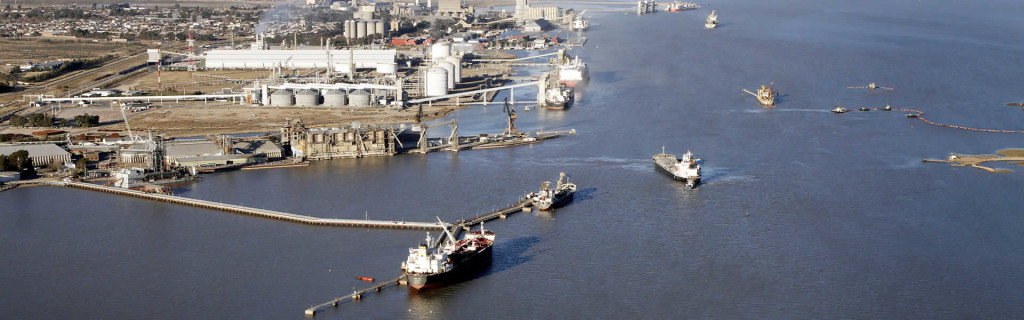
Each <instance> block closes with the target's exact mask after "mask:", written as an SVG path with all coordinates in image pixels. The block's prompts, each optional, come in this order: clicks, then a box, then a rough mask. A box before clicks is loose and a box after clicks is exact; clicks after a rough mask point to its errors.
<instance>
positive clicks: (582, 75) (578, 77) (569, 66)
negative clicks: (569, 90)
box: [558, 57, 590, 87]
mask: <svg viewBox="0 0 1024 320" xmlns="http://www.w3.org/2000/svg"><path fill="white" fill-rule="evenodd" d="M588 80H590V70H589V69H588V68H587V64H586V63H585V62H583V60H580V57H575V58H572V59H569V61H568V62H567V63H565V64H563V65H560V66H558V83H561V84H564V85H566V86H568V87H576V86H577V85H580V84H585V83H586V82H587V81H588Z"/></svg>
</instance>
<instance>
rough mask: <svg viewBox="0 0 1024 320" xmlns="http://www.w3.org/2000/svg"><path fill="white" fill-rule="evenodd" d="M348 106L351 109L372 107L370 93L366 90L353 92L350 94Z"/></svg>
mask: <svg viewBox="0 0 1024 320" xmlns="http://www.w3.org/2000/svg"><path fill="white" fill-rule="evenodd" d="M348 106H349V107H369V106H370V93H369V92H366V91H364V90H356V91H352V93H350V94H348Z"/></svg>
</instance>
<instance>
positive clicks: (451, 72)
mask: <svg viewBox="0 0 1024 320" xmlns="http://www.w3.org/2000/svg"><path fill="white" fill-rule="evenodd" d="M437 66H438V67H441V68H443V69H444V71H445V72H447V73H448V74H447V78H445V80H447V82H448V83H447V86H448V89H449V90H450V89H455V65H454V64H452V63H451V62H448V61H438V62H437Z"/></svg>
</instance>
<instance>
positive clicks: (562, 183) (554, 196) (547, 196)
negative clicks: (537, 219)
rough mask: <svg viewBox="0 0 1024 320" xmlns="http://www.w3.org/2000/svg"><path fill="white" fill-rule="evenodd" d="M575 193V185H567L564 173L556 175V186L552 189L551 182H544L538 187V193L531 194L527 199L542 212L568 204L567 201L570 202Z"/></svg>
mask: <svg viewBox="0 0 1024 320" xmlns="http://www.w3.org/2000/svg"><path fill="white" fill-rule="evenodd" d="M575 193H576V184H574V183H569V181H568V180H567V178H566V177H565V172H560V173H559V174H558V184H557V185H556V186H555V188H554V189H551V181H544V183H542V184H541V186H540V191H539V192H535V193H531V194H530V195H529V198H530V200H531V201H532V202H533V205H534V206H535V207H537V208H538V209H540V210H541V211H544V210H550V209H553V208H558V207H561V206H563V205H565V204H566V203H569V201H572V198H573V195H574V194H575Z"/></svg>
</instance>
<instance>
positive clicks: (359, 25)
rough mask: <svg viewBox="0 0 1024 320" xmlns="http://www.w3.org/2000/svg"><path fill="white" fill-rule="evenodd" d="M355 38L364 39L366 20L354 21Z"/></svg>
mask: <svg viewBox="0 0 1024 320" xmlns="http://www.w3.org/2000/svg"><path fill="white" fill-rule="evenodd" d="M356 38H366V20H357V21H356Z"/></svg>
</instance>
